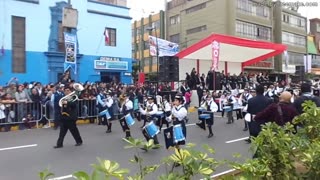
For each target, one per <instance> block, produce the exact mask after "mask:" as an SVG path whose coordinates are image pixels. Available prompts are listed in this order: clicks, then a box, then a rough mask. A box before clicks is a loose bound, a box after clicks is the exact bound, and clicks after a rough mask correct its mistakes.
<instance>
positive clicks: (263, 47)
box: [177, 34, 287, 78]
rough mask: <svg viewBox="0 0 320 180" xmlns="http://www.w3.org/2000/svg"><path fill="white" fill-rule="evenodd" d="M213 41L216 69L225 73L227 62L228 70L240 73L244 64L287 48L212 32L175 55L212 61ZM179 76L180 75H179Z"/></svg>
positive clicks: (262, 58)
mask: <svg viewBox="0 0 320 180" xmlns="http://www.w3.org/2000/svg"><path fill="white" fill-rule="evenodd" d="M213 42H215V43H216V45H217V44H218V46H219V47H218V50H219V51H218V53H217V54H216V55H218V59H217V61H218V64H217V66H216V67H217V68H216V70H217V69H218V70H225V73H227V72H228V64H229V65H232V68H230V70H231V71H233V72H232V73H240V72H242V71H243V68H244V67H245V66H249V65H252V64H254V63H257V62H260V61H263V60H266V59H268V58H270V57H273V56H275V55H278V54H281V53H283V52H284V51H285V50H286V49H287V47H286V46H285V45H282V44H275V43H271V42H265V41H256V40H249V39H243V38H238V37H233V36H227V35H221V34H212V35H210V36H209V37H207V38H205V39H203V40H201V41H199V42H198V43H196V44H194V45H192V46H190V47H188V48H187V49H184V50H183V51H181V52H179V53H178V54H177V56H178V57H179V59H180V60H183V59H189V60H192V59H193V60H200V63H201V62H202V60H209V61H211V62H212V59H213V49H214V47H213V45H212V44H213ZM221 62H224V63H221ZM180 65H181V63H180ZM208 65H209V64H207V65H206V66H203V67H207V68H208V69H206V70H204V71H208V70H209V67H208ZM211 67H212V66H211ZM180 69H181V68H180ZM182 69H183V68H182ZM180 74H181V73H180ZM180 78H182V77H181V76H180Z"/></svg>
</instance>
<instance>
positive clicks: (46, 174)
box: [39, 169, 54, 180]
mask: <svg viewBox="0 0 320 180" xmlns="http://www.w3.org/2000/svg"><path fill="white" fill-rule="evenodd" d="M52 176H54V174H53V173H52V172H49V170H48V169H45V170H44V171H41V172H39V177H40V180H47V179H49V178H50V177H52Z"/></svg>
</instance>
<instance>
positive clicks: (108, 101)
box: [105, 91, 114, 133]
mask: <svg viewBox="0 0 320 180" xmlns="http://www.w3.org/2000/svg"><path fill="white" fill-rule="evenodd" d="M106 97H107V98H106V100H105V105H106V107H107V109H108V112H109V114H110V116H111V118H110V119H107V127H108V129H107V131H106V133H111V127H112V122H111V121H110V120H111V119H113V118H114V113H113V110H112V108H111V107H112V105H113V99H112V96H111V91H107V92H106Z"/></svg>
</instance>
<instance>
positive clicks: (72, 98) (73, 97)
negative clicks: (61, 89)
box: [59, 83, 84, 107]
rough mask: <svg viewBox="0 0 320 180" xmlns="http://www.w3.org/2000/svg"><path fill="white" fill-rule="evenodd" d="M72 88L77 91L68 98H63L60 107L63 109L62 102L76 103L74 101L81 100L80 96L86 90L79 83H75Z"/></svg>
mask: <svg viewBox="0 0 320 180" xmlns="http://www.w3.org/2000/svg"><path fill="white" fill-rule="evenodd" d="M72 87H73V89H74V90H75V91H73V92H72V93H70V94H68V95H66V96H63V97H62V98H61V99H60V100H59V106H60V107H62V102H63V101H68V102H74V101H76V100H78V99H79V97H78V96H79V95H80V93H81V91H83V90H84V87H83V86H82V85H81V84H79V83H74V84H73V86H72Z"/></svg>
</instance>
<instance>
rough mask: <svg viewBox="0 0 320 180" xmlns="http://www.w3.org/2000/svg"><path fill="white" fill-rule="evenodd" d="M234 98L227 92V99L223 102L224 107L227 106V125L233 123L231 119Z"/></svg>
mask: <svg viewBox="0 0 320 180" xmlns="http://www.w3.org/2000/svg"><path fill="white" fill-rule="evenodd" d="M236 102H237V101H236V98H235V97H234V96H233V95H232V94H231V92H230V91H228V92H227V97H226V99H225V100H224V105H225V106H229V108H230V109H229V110H228V112H227V117H228V122H227V124H231V123H233V122H234V118H233V115H232V113H233V106H234V104H235V103H236Z"/></svg>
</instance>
